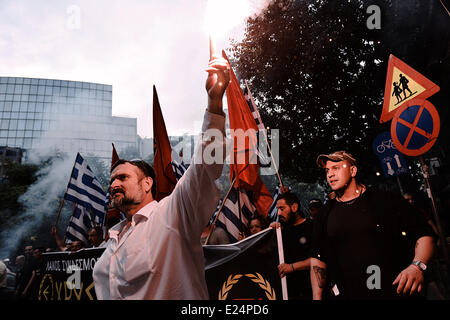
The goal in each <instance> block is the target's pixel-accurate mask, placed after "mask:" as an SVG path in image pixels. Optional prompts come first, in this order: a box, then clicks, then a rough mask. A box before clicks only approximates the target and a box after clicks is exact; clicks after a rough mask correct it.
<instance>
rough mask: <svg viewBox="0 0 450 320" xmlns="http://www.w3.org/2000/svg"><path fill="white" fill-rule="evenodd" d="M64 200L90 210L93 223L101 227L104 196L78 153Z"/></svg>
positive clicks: (103, 213)
mask: <svg viewBox="0 0 450 320" xmlns="http://www.w3.org/2000/svg"><path fill="white" fill-rule="evenodd" d="M64 198H65V199H66V200H69V201H72V202H74V203H77V204H79V205H80V206H82V207H84V208H85V209H87V210H91V211H92V213H93V215H94V223H95V224H97V225H103V223H104V220H105V215H106V208H105V198H106V194H105V192H104V191H103V189H102V187H101V185H100V183H99V182H98V180H97V178H96V177H95V175H94V173H93V172H92V170H91V168H89V166H88V164H87V162H86V160H84V159H83V157H82V156H81V155H80V154H79V153H78V154H77V158H76V160H75V165H74V167H73V170H72V175H71V176H70V180H69V184H68V186H67V191H66V194H65V195H64Z"/></svg>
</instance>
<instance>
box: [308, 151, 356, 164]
mask: <svg viewBox="0 0 450 320" xmlns="http://www.w3.org/2000/svg"><path fill="white" fill-rule="evenodd" d="M328 160H330V161H333V162H339V161H345V160H347V161H348V162H349V163H350V165H352V166H356V160H355V158H353V156H352V155H351V154H350V153H348V152H346V151H336V152H333V153H330V154H321V155H320V156H318V157H317V160H316V163H317V165H318V166H319V168H325V164H326V163H327V161H328Z"/></svg>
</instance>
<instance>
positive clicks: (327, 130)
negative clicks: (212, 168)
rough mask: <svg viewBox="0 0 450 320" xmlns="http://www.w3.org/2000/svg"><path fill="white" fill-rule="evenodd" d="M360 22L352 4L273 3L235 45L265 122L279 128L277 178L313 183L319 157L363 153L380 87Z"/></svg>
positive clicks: (377, 57) (374, 46)
mask: <svg viewBox="0 0 450 320" xmlns="http://www.w3.org/2000/svg"><path fill="white" fill-rule="evenodd" d="M324 22H326V23H324ZM365 23H366V15H365V11H364V10H362V9H361V3H360V2H359V1H353V2H350V3H349V2H345V3H344V2H341V1H333V2H331V1H277V2H276V3H273V4H272V5H271V6H269V8H268V10H267V11H266V12H265V13H264V14H263V15H262V16H260V17H257V18H255V19H251V20H249V22H248V26H247V27H248V28H247V32H246V36H245V38H244V40H243V41H242V42H241V43H235V44H234V46H233V49H232V54H233V57H234V59H235V64H234V66H235V69H237V73H238V75H239V76H240V78H241V79H248V81H249V86H250V88H251V90H252V93H253V95H254V96H255V97H256V99H257V104H258V106H259V108H260V110H261V116H262V118H263V121H264V122H265V125H266V126H269V127H271V128H279V129H280V134H281V137H280V153H281V159H280V163H281V165H280V168H281V171H282V173H283V174H285V175H287V176H291V177H297V178H298V179H300V180H301V181H305V182H314V181H317V177H318V176H319V170H318V169H317V166H316V164H315V159H316V157H317V156H318V155H319V154H320V153H324V152H329V151H335V150H340V149H350V150H349V151H350V152H352V153H354V154H355V155H356V156H359V157H360V158H361V156H363V155H364V154H367V153H368V152H370V146H371V141H372V139H373V136H374V131H375V130H377V129H378V126H377V124H378V122H377V119H378V114H379V112H380V103H382V93H383V89H384V88H383V86H382V81H381V82H380V84H378V85H375V83H376V82H373V75H374V74H377V72H378V70H379V69H380V67H381V64H380V62H381V56H382V55H381V54H380V50H381V49H380V45H379V44H378V43H377V42H376V41H373V40H372V39H371V38H370V37H369V35H368V30H367V28H366V27H365ZM350 146H351V148H349V147H350ZM287 150H289V152H287Z"/></svg>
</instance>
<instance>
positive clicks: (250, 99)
mask: <svg viewBox="0 0 450 320" xmlns="http://www.w3.org/2000/svg"><path fill="white" fill-rule="evenodd" d="M244 97H245V100H246V101H247V104H248V107H249V108H250V111H251V112H252V115H253V118H254V119H255V122H256V125H257V126H258V130H265V128H264V123H263V122H262V119H261V115H260V114H259V111H258V108H257V107H256V104H255V101H254V100H253V96H252V93H251V92H250V89H249V88H248V84H247V80H245V89H244Z"/></svg>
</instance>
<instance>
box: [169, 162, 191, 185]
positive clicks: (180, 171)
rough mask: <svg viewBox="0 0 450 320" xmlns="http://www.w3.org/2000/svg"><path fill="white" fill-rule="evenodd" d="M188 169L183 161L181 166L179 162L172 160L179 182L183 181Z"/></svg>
mask: <svg viewBox="0 0 450 320" xmlns="http://www.w3.org/2000/svg"><path fill="white" fill-rule="evenodd" d="M187 168H188V167H187V166H186V165H185V164H184V162H183V161H182V162H181V163H180V164H179V163H178V162H177V161H175V160H172V169H173V173H174V174H175V178H176V179H177V181H178V180H180V179H181V177H182V176H183V174H184V173H185V172H186V170H187Z"/></svg>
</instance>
